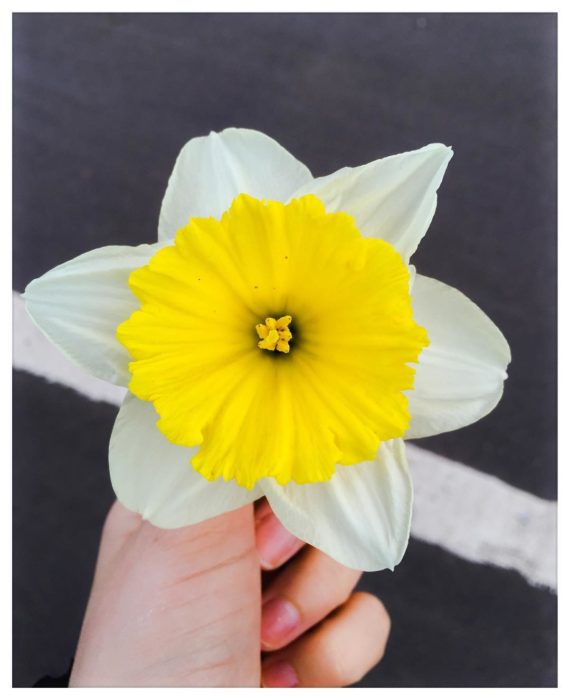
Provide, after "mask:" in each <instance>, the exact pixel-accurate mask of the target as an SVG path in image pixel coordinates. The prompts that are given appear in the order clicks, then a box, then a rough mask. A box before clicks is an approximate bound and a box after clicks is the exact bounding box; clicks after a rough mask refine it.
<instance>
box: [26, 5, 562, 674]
mask: <svg viewBox="0 0 570 700" xmlns="http://www.w3.org/2000/svg"><path fill="white" fill-rule="evenodd" d="M13 45H14V149H13V153H14V282H13V284H14V289H16V290H19V291H22V290H23V288H24V287H25V285H26V284H27V283H28V282H29V281H30V280H31V279H32V278H33V277H36V276H38V275H41V274H42V273H44V272H45V271H46V270H47V269H49V268H50V267H52V266H54V265H56V264H58V263H60V262H63V261H64V260H67V259H69V258H71V257H73V256H75V255H77V254H79V253H82V252H85V251H86V250H89V249H91V248H94V247H99V246H102V245H107V244H112V243H117V244H121V243H124V244H137V243H141V242H150V241H153V240H155V238H156V228H157V219H158V212H159V207H160V202H161V198H162V195H163V193H164V189H165V186H166V182H167V179H168V176H169V174H170V171H171V169H172V166H173V163H174V160H175V158H176V155H177V153H178V151H179V150H180V148H181V146H182V145H183V144H184V143H185V142H186V141H187V140H188V139H190V138H191V137H193V136H197V135H202V134H205V133H207V132H208V131H210V130H220V129H223V128H224V127H227V126H243V127H250V128H255V129H259V130H261V131H264V132H266V133H268V134H269V135H271V136H273V137H274V138H275V139H277V141H279V142H280V143H281V144H283V145H284V146H285V147H286V148H287V149H289V150H290V151H291V152H292V153H293V154H294V155H296V156H297V157H298V158H299V159H300V160H302V161H304V162H305V163H306V164H307V165H308V166H309V167H310V168H311V170H312V172H313V173H314V174H315V175H322V174H326V173H328V172H330V171H333V170H336V169H337V168H339V167H342V166H344V165H357V164H360V163H363V162H367V161H370V160H372V159H374V158H377V157H380V156H384V155H389V154H392V153H397V152H401V151H405V150H410V149H413V148H417V147H421V146H423V145H425V144H426V143H429V142H433V141H441V142H443V143H446V144H449V145H452V146H453V147H454V150H455V157H454V159H453V160H452V162H451V164H450V167H449V169H448V173H447V176H446V178H445V180H444V183H443V186H442V188H441V190H440V197H439V204H438V210H437V213H436V216H435V219H434V221H433V223H432V226H431V228H430V231H429V233H428V236H427V237H426V238H425V239H424V242H423V244H422V246H421V248H420V250H419V252H418V253H417V255H416V256H415V257H414V260H413V262H414V263H415V264H416V266H417V267H418V269H419V271H420V272H422V273H424V274H427V275H430V276H433V277H437V278H439V279H441V280H443V281H445V282H447V283H448V284H451V285H454V286H457V287H459V288H460V289H461V290H462V291H463V292H464V293H466V294H467V295H468V296H469V297H470V298H471V299H473V300H474V301H475V302H476V303H477V304H478V305H479V306H481V307H482V308H483V309H484V310H485V311H486V312H487V313H488V314H489V315H490V316H491V318H493V319H494V320H495V322H496V323H497V324H498V325H499V327H500V328H501V329H502V330H503V331H504V333H505V335H506V337H507V339H508V340H509V342H510V345H511V348H512V352H513V362H512V365H511V367H510V369H509V375H510V378H509V380H508V382H507V384H506V391H505V396H504V398H503V400H502V402H501V404H500V405H499V407H498V408H497V409H496V410H495V411H494V413H493V414H492V415H491V416H489V417H487V418H486V419H483V420H482V421H480V422H479V423H477V424H476V425H474V426H470V427H468V428H465V429H463V430H461V431H457V432H455V433H450V434H448V435H441V436H438V437H435V438H430V439H427V440H422V441H421V445H422V446H423V447H426V448H428V449H431V450H433V451H435V452H438V453H440V454H444V455H446V456H448V457H451V458H453V459H457V460H460V461H463V462H465V463H467V464H469V465H471V466H473V467H476V468H477V469H480V470H482V471H485V472H488V473H491V474H494V475H496V476H498V477H500V478H501V479H504V480H505V481H507V482H508V483H510V484H513V485H515V486H518V487H519V488H522V489H525V490H527V491H530V492H532V493H534V494H536V495H538V496H541V497H543V498H548V499H554V498H556V422H555V421H556V413H555V410H556V370H555V367H556V16H555V15H553V14H492V15H491V14H424V15H417V14H396V15H391V14H374V15H363V14H353V15H346V14H341V15H337V14H325V15H316V14H303V15H301V14H287V15H284V14H271V15H269V14H261V15H255V14H254V15H251V14H240V15H237V14H236V15H232V14H219V15H191V14H186V15H167V14H163V15H161V14H152V15H151V14H139V15H136V14H130V15H124V14H109V15H102V14H97V15H93V14H81V15H80V14H71V15H70V14H45V15H42V14H17V15H14V42H13ZM14 402H15V413H14V430H15V434H14V458H15V476H14V506H15V508H14V538H15V540H14V604H15V613H14V683H15V684H16V685H30V684H32V683H33V682H34V681H35V680H37V678H39V676H41V675H42V674H45V673H52V674H57V673H61V672H63V670H65V666H66V665H67V663H68V661H69V658H70V656H71V655H72V654H73V648H74V644H75V641H76V638H77V634H78V630H79V624H80V620H81V615H82V611H83V607H84V604H85V600H86V596H87V593H88V588H89V584H90V576H91V572H92V566H93V562H94V557H95V552H96V545H97V538H98V529H99V527H100V524H101V521H102V518H103V516H104V513H105V510H106V508H107V507H108V505H109V504H110V502H111V500H112V492H111V490H110V486H109V481H108V475H107V467H106V447H107V443H108V437H109V434H110V430H111V426H112V423H113V419H114V415H115V412H116V411H115V409H114V408H112V407H110V406H108V405H103V404H93V403H90V402H88V401H87V400H86V399H83V398H81V397H80V396H78V395H77V394H75V393H74V392H72V391H71V390H68V389H64V388H62V387H52V386H48V385H47V384H45V382H43V381H42V380H41V379H39V378H35V377H31V376H30V375H27V374H25V373H21V372H16V374H15V384H14ZM363 588H367V589H369V590H374V591H375V592H377V593H378V594H380V595H381V596H382V597H383V598H384V600H385V601H386V604H387V606H388V608H389V609H390V611H391V613H392V616H393V634H392V639H391V642H390V646H389V648H388V652H387V655H386V658H385V660H384V662H383V663H382V664H381V665H380V666H379V667H378V668H376V669H375V670H374V671H373V672H371V673H370V674H369V675H368V677H367V678H366V679H365V681H364V683H363V684H364V685H372V686H378V685H403V686H417V685H459V686H464V685H466V686H473V685H484V686H494V685H502V686H504V685H506V686H520V685H537V686H544V685H546V686H549V685H554V684H555V683H556V667H555V652H556V617H555V616H556V599H555V597H554V596H553V595H552V594H550V593H548V592H546V591H541V590H538V589H534V588H531V587H530V586H528V584H526V582H525V581H524V580H523V579H522V578H521V577H520V576H519V575H518V574H516V573H513V572H505V571H500V570H498V569H494V568H491V567H484V566H478V565H474V564H468V563H466V562H465V561H463V560H461V559H458V558H456V557H454V556H452V555H450V554H447V553H445V552H443V551H442V550H440V549H438V548H436V547H431V546H428V545H426V544H422V543H418V542H415V541H412V543H411V545H410V548H409V551H408V553H407V555H406V557H405V559H404V562H403V563H402V564H401V565H400V566H399V567H398V568H397V570H396V573H395V574H390V573H382V574H373V575H367V576H365V577H364V579H363Z"/></svg>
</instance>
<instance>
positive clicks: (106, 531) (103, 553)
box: [97, 501, 142, 572]
mask: <svg viewBox="0 0 570 700" xmlns="http://www.w3.org/2000/svg"><path fill="white" fill-rule="evenodd" d="M141 524H142V518H141V516H140V515H138V513H133V512H132V511H130V510H128V509H127V508H125V507H124V506H123V505H122V504H121V503H119V501H115V502H114V503H113V505H112V506H111V509H110V510H109V512H108V513H107V517H106V518H105V523H104V524H103V530H102V532H101V540H100V543H99V554H98V557H97V570H98V571H99V572H100V571H102V570H104V569H106V568H107V566H110V565H112V562H113V561H114V559H115V557H116V556H117V555H118V554H119V552H120V551H121V549H122V548H123V547H124V546H125V544H126V543H127V542H128V540H129V539H130V537H131V536H132V535H133V534H134V533H135V532H137V531H138V529H139V528H140V526H141Z"/></svg>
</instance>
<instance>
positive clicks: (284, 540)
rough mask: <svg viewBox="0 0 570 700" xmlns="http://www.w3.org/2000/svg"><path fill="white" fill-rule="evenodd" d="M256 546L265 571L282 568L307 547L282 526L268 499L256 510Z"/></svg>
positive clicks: (261, 502)
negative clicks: (282, 565)
mask: <svg viewBox="0 0 570 700" xmlns="http://www.w3.org/2000/svg"><path fill="white" fill-rule="evenodd" d="M255 544H256V548H257V552H258V555H259V561H260V564H261V568H262V569H264V570H265V571H270V570H272V569H276V568H277V567H279V566H281V564H283V563H285V562H286V561H288V560H289V559H291V557H292V556H294V555H295V554H296V553H297V552H298V551H299V550H300V549H301V548H302V547H304V545H305V543H304V542H303V541H302V540H300V539H298V538H297V537H295V535H292V534H291V533H290V532H289V530H287V529H286V528H284V527H283V525H281V523H280V522H279V520H278V519H277V516H276V515H275V513H274V512H273V511H272V510H271V506H270V505H269V503H268V502H267V500H266V499H263V500H262V501H260V503H259V505H257V506H256V510H255Z"/></svg>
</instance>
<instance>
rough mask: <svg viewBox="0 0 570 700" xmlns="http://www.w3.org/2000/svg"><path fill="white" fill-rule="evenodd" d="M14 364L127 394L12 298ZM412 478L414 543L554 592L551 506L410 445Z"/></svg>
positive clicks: (101, 395)
mask: <svg viewBox="0 0 570 700" xmlns="http://www.w3.org/2000/svg"><path fill="white" fill-rule="evenodd" d="M13 302H14V304H13V307H14V354H13V365H14V367H15V368H16V369H20V370H25V371H27V372H30V373H32V374H35V375H38V376H40V377H43V378H45V379H47V380H48V381H51V382H57V383H59V384H63V385H64V386H67V387H70V388H72V389H75V390H76V391H78V392H80V393H81V394H83V395H84V396H86V397H88V398H89V399H92V400H94V401H105V402H107V403H111V404H114V405H120V403H121V401H122V399H123V396H124V394H125V390H124V389H122V388H120V387H116V386H113V385H111V384H108V383H107V382H103V381H101V380H99V379H95V378H93V377H91V376H90V375H87V374H86V373H85V372H83V371H82V370H80V369H78V368H77V367H76V366H75V365H73V364H72V363H71V362H70V361H69V360H67V359H66V358H65V357H64V356H63V355H62V354H61V353H60V352H59V351H58V350H57V349H56V348H55V347H54V346H53V345H52V344H51V343H50V342H49V341H48V340H47V339H46V338H45V337H44V336H43V334H42V333H41V332H40V331H39V330H38V329H37V328H36V326H34V324H33V323H32V321H31V320H30V318H29V316H28V315H27V313H26V310H25V308H24V303H23V301H22V299H21V298H20V296H19V295H18V294H17V293H14V297H13ZM408 459H409V462H410V468H411V471H412V475H413V479H414V488H415V499H414V500H415V502H414V516H413V522H412V536H413V537H415V538H417V539H419V540H423V541H424V542H429V543H430V544H435V545H439V546H440V547H443V548H444V549H446V550H448V551H450V552H452V553H453V554H456V555H458V556H460V557H463V558H464V559H467V560H469V561H473V562H477V563H481V564H493V565H495V566H500V567H503V568H508V569H515V570H516V571H518V572H520V573H521V574H522V575H523V576H524V577H525V578H526V579H527V581H529V583H532V584H534V585H541V586H546V587H548V588H550V589H552V590H556V503H555V502H552V501H546V500H543V499H541V498H538V497H536V496H533V495H532V494H529V493H526V492H525V491H522V490H520V489H517V488H515V487H513V486H509V485H508V484H506V483H505V482H503V481H501V480H500V479H497V478H496V477H493V476H489V475H488V474H484V473H482V472H479V471H477V470H476V469H472V468H471V467H468V466H466V465H464V464H460V463H459V462H454V461H452V460H450V459H447V458H445V457H440V456H439V455H435V454H433V453H432V452H428V451H427V450H424V449H422V448H420V447H417V446H416V445H410V444H409V445H408Z"/></svg>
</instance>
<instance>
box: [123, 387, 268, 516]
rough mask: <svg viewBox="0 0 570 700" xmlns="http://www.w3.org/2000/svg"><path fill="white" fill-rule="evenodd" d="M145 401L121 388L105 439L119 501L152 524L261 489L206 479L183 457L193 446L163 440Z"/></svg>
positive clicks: (204, 512) (235, 504) (225, 507)
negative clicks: (120, 400) (116, 411)
mask: <svg viewBox="0 0 570 700" xmlns="http://www.w3.org/2000/svg"><path fill="white" fill-rule="evenodd" d="M157 420H158V414H157V413H156V411H155V410H154V407H153V405H152V404H151V403H148V402H146V401H140V400H139V399H137V398H135V397H134V396H133V395H132V394H130V393H129V394H127V395H126V397H125V400H124V402H123V405H122V406H121V410H120V411H119V415H118V416H117V420H116V421H115V426H114V428H113V433H112V435H111V442H110V444H109V466H110V470H111V483H112V484H113V489H114V490H115V494H116V495H117V498H118V499H119V501H121V503H122V504H123V505H124V506H126V507H127V508H128V509H129V510H132V511H135V512H136V513H140V514H141V515H142V517H143V518H144V519H145V520H149V521H150V522H151V523H153V524H154V525H156V526H157V527H163V528H175V527H182V526H185V525H193V524H195V523H198V522H201V521H202V520H207V519H208V518H212V517H214V516H215V515H220V514H221V513H226V512H228V511H230V510H234V509H235V508H240V507H241V506H243V505H246V504H247V503H251V502H252V501H254V500H255V499H256V498H259V496H260V495H261V494H260V493H259V491H258V490H256V489H252V490H249V489H244V488H241V487H240V486H237V485H236V484H235V482H233V481H230V482H227V481H223V480H221V479H218V481H208V480H207V479H204V477H202V476H201V475H200V474H198V472H196V471H195V470H194V469H193V468H192V466H191V465H190V463H189V460H190V458H191V457H192V455H193V454H194V452H195V451H196V448H192V449H189V448H187V447H180V446H179V445H174V444H173V443H171V442H169V441H168V440H167V439H166V438H165V437H164V435H163V434H162V433H161V432H160V431H159V430H158V428H157V427H156V421H157Z"/></svg>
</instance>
